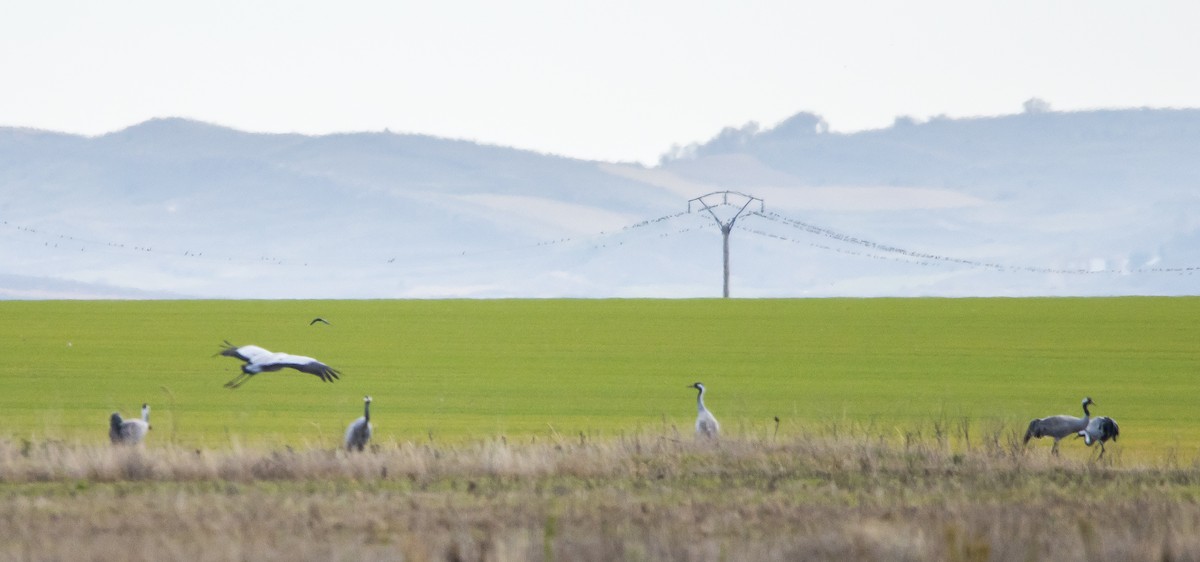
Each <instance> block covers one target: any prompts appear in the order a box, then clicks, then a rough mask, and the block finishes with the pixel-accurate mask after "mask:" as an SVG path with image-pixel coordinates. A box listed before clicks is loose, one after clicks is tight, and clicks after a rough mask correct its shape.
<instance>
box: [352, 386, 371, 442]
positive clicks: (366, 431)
mask: <svg viewBox="0 0 1200 562" xmlns="http://www.w3.org/2000/svg"><path fill="white" fill-rule="evenodd" d="M370 440H371V397H370V396H364V397H363V415H362V417H360V418H358V419H356V420H354V421H353V422H350V427H347V428H346V450H347V451H353V450H355V449H358V450H359V451H361V450H363V448H364V447H366V446H367V441H370Z"/></svg>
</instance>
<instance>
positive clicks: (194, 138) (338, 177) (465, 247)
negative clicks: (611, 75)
mask: <svg viewBox="0 0 1200 562" xmlns="http://www.w3.org/2000/svg"><path fill="white" fill-rule="evenodd" d="M1198 141H1200V111H1197V110H1149V109H1140V110H1108V111H1094V112H1079V113H1056V112H1041V113H1026V114H1021V115H1012V116H999V117H988V118H975V119H934V120H931V121H929V122H925V123H918V122H914V121H912V120H907V119H898V120H897V122H896V124H895V125H893V126H892V127H889V128H887V129H881V130H875V131H865V132H860V133H854V134H842V133H830V132H828V131H827V127H826V126H825V125H824V123H823V121H822V120H821V118H820V117H819V116H815V115H811V114H807V113H801V114H798V115H796V116H794V117H793V118H791V119H789V120H787V121H785V122H783V123H781V124H780V125H778V126H776V127H773V128H769V129H760V128H759V127H758V126H756V125H753V124H751V125H747V126H744V127H740V128H730V129H727V130H725V131H723V132H722V133H721V134H719V135H717V136H716V137H714V138H713V139H711V140H710V141H708V142H705V143H699V144H696V145H692V146H689V147H685V148H682V149H677V150H675V151H673V152H672V153H671V154H668V155H665V156H664V157H663V160H662V162H661V163H660V165H658V166H656V167H652V168H647V167H642V166H636V165H627V164H615V163H605V162H590V161H582V160H575V159H570V158H563V157H558V156H553V155H546V154H537V153H531V152H527V151H521V150H516V149H511V148H503V147H496V146H487V145H481V144H478V143H473V142H468V141H461V140H452V139H442V138H434V137H427V136H419V135H406V134H394V133H390V132H381V133H356V134H340V135H327V136H316V137H314V136H304V135H276V134H256V133H246V132H241V131H236V130H232V129H227V128H223V127H218V126H214V125H209V124H204V123H198V122H194V121H187V120H182V119H158V120H152V121H149V122H146V123H142V124H139V125H136V126H133V127H130V128H128V129H125V130H122V131H118V132H115V133H111V134H108V135H103V136H99V137H80V136H73V135H65V134H59V133H52V132H46V131H35V130H28V129H13V128H7V129H0V186H3V187H2V189H0V221H3V222H2V223H0V240H2V241H3V243H2V244H0V248H2V249H0V257H2V258H3V259H2V260H0V298H55V297H62V298H77V297H79V296H81V295H85V296H88V297H89V298H92V297H100V298H112V297H117V298H158V297H164V296H165V297H174V296H190V297H200V298H213V297H232V298H427V297H698V296H719V295H720V291H721V255H720V252H721V249H720V247H721V236H720V232H719V229H718V228H717V227H716V225H715V221H714V220H713V217H711V216H709V215H708V214H707V213H701V212H693V213H686V211H687V210H688V200H689V199H692V198H695V197H699V196H701V195H704V194H706V193H710V192H714V191H724V190H733V191H737V192H741V193H746V194H749V195H753V196H755V197H758V198H761V200H762V202H761V203H758V202H756V203H755V205H754V206H753V207H750V208H748V210H755V209H761V210H763V211H764V212H763V213H762V214H751V215H744V216H742V217H741V218H739V219H738V221H737V222H736V223H735V228H734V230H733V233H732V235H731V245H732V249H733V259H732V268H733V278H732V282H731V284H732V286H733V295H734V296H747V297H749V296H779V297H790V296H830V295H845V296H878V295H895V296H910V295H944V296H964V295H1013V296H1024V295H1108V294H1113V295H1116V294H1194V293H1195V290H1194V289H1193V283H1191V280H1192V277H1191V275H1192V272H1191V268H1193V267H1195V266H1200V244H1198V242H1200V235H1198V228H1200V224H1198V223H1200V218H1197V217H1200V212H1197V211H1200V190H1197V189H1195V188H1194V187H1193V186H1196V185H1197V184H1198V183H1200V164H1198V163H1197V162H1196V161H1195V159H1194V158H1191V154H1192V153H1193V152H1194V148H1193V147H1195V146H1197V145H1198V144H1200V142H1198ZM735 199H736V198H735ZM741 203H742V201H740V200H738V201H734V204H735V206H733V207H722V208H720V209H718V210H719V211H720V213H721V215H719V216H720V218H721V219H722V220H728V218H730V217H732V214H733V213H734V212H736V210H737V207H740V205H741ZM697 209H698V207H697ZM31 280H32V281H31ZM89 287H90V288H91V289H93V290H88V288H89Z"/></svg>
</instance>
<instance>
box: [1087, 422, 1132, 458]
mask: <svg viewBox="0 0 1200 562" xmlns="http://www.w3.org/2000/svg"><path fill="white" fill-rule="evenodd" d="M1119 435H1121V428H1119V427H1117V422H1115V421H1113V419H1112V418H1109V417H1105V416H1100V417H1097V418H1092V420H1091V421H1089V422H1088V424H1087V427H1086V428H1084V429H1083V431H1080V432H1079V434H1078V435H1077V437H1082V438H1083V442H1084V443H1085V444H1086V445H1087V446H1088V447H1091V446H1092V443H1096V442H1099V443H1100V456H1099V457H1096V460H1100V459H1102V458H1104V442H1105V441H1108V440H1109V439H1111V440H1113V441H1116V440H1117V437H1118V436H1119Z"/></svg>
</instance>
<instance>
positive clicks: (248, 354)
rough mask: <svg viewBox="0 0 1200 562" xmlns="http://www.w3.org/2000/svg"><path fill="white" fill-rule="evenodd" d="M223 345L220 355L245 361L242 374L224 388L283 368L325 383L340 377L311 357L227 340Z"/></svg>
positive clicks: (335, 371) (239, 384) (232, 386)
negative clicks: (314, 377) (313, 376)
mask: <svg viewBox="0 0 1200 562" xmlns="http://www.w3.org/2000/svg"><path fill="white" fill-rule="evenodd" d="M224 345H225V347H224V348H222V349H221V352H220V355H224V356H226V357H237V358H238V359H241V360H242V361H245V364H243V365H242V374H240V375H238V376H237V377H235V378H234V379H233V380H231V381H229V382H227V383H225V388H237V387H239V386H242V385H243V384H245V382H246V381H248V380H250V377H253V376H254V375H257V374H259V373H263V372H269V371H278V370H280V369H284V368H287V369H295V370H297V371H300V372H301V373H308V374H310V375H316V376H317V377H318V378H320V379H321V380H323V381H325V382H333V380H334V379H337V378H338V377H339V376H340V375H341V373H340V372H338V370H337V369H334V368H332V367H330V366H329V365H326V364H324V363H322V362H320V361H317V360H316V359H313V358H312V357H305V356H303V355H291V354H287V353H276V352H272V351H267V350H265V349H263V348H261V347H258V346H257V345H243V346H241V347H238V346H235V345H233V344H231V343H229V341H228V340H226V341H225V344H224Z"/></svg>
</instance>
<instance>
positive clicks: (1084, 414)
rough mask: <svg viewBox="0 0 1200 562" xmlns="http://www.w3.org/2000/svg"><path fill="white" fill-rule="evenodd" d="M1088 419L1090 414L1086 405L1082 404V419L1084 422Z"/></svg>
mask: <svg viewBox="0 0 1200 562" xmlns="http://www.w3.org/2000/svg"><path fill="white" fill-rule="evenodd" d="M1090 417H1092V413H1091V412H1089V411H1088V403H1087V402H1084V403H1083V419H1085V420H1086V419H1088V418H1090Z"/></svg>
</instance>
